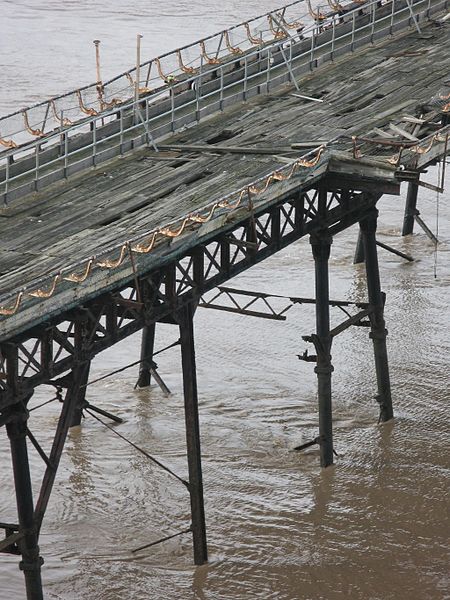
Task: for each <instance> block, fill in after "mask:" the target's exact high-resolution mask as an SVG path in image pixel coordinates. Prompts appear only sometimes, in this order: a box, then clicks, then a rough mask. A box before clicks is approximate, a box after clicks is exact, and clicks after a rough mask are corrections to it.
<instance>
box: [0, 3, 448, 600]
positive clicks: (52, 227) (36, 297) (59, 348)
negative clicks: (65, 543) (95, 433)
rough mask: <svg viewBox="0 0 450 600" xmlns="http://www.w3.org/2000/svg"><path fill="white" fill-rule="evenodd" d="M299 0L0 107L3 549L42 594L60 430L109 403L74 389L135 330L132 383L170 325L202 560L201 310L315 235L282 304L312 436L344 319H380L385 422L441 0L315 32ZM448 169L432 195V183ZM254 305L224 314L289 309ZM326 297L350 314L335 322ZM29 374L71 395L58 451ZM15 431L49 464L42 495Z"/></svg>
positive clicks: (323, 416)
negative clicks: (308, 376)
mask: <svg viewBox="0 0 450 600" xmlns="http://www.w3.org/2000/svg"><path fill="white" fill-rule="evenodd" d="M300 4H301V3H300V2H294V3H293V4H291V5H288V6H287V7H284V8H282V9H279V10H277V11H273V12H272V13H270V14H269V15H264V16H263V17H260V18H259V20H260V21H261V20H262V21H264V23H266V26H267V30H266V31H263V33H261V34H257V32H256V31H255V28H254V23H253V21H252V22H251V23H252V27H251V26H250V24H249V23H245V24H242V25H241V26H239V27H237V28H234V29H233V30H231V31H230V32H222V33H221V34H219V35H218V36H212V37H211V38H209V39H208V40H202V41H200V42H199V43H198V44H197V46H198V47H199V49H200V54H199V57H198V58H197V59H196V60H193V61H191V62H190V63H189V64H187V63H186V62H185V59H184V57H185V56H186V53H187V49H180V50H178V51H176V52H175V53H169V54H168V55H166V56H164V57H159V58H157V59H153V60H152V61H148V62H147V63H144V64H143V65H137V66H136V68H135V69H134V70H130V71H129V72H127V73H126V74H124V75H123V76H120V77H118V78H116V79H115V80H112V81H111V82H107V83H105V84H103V83H102V81H101V78H100V76H98V81H97V83H96V84H94V85H93V86H89V87H87V88H85V89H83V90H77V91H76V92H74V93H73V94H67V95H65V96H62V97H58V98H53V99H50V100H49V101H47V102H45V103H41V104H39V105H36V106H35V107H31V108H29V109H27V110H24V111H17V112H16V113H14V114H12V115H9V116H7V117H5V118H3V119H0V134H1V137H0V144H1V146H2V147H3V148H4V151H3V152H1V153H0V193H1V194H2V197H3V202H4V207H3V208H2V209H0V232H1V235H0V264H1V269H0V426H2V425H5V426H6V430H7V433H8V436H9V438H10V444H11V454H12V458H13V467H14V479H15V489H16V496H17V503H18V519H17V523H0V527H1V528H3V529H4V530H5V539H4V540H2V541H0V551H3V552H9V553H13V554H20V555H21V556H22V559H23V562H22V563H21V564H22V567H23V570H24V573H25V581H26V585H27V598H28V599H29V600H30V599H32V600H41V598H42V597H43V595H42V594H43V592H42V582H41V576H40V566H41V559H40V556H39V547H38V537H39V532H40V529H41V525H42V520H43V518H44V515H45V511H46V508H47V505H48V501H49V497H50V493H51V490H52V486H53V483H54V481H55V477H56V473H57V469H58V464H59V460H60V458H61V454H62V451H63V448H64V442H65V439H66V436H67V432H68V429H69V427H70V426H72V425H76V424H79V423H80V421H81V416H82V412H83V410H87V409H89V410H90V411H94V412H95V411H97V412H100V413H101V414H103V415H105V412H104V411H102V409H99V408H97V407H93V406H92V405H90V404H89V403H88V402H87V400H86V397H85V396H86V385H87V383H88V378H89V369H90V364H91V361H92V360H93V358H94V357H95V356H96V355H97V354H99V353H100V352H102V351H103V350H105V349H107V348H109V347H111V346H112V345H114V344H115V343H116V342H118V341H120V340H123V339H125V338H127V337H128V336H130V335H131V334H133V333H135V332H136V331H139V330H142V331H143V336H142V347H141V360H140V361H139V363H140V374H139V380H138V385H139V386H148V385H149V383H150V376H153V377H154V378H155V379H156V381H159V382H160V384H161V385H162V386H164V383H163V382H162V380H161V378H160V376H159V375H158V374H157V372H156V365H155V363H154V362H153V356H154V354H153V344H154V336H155V326H156V324H157V323H160V322H164V323H170V324H172V325H174V326H176V327H177V328H179V332H180V340H179V343H180V346H181V355H182V370H183V385H184V397H185V412H186V436H187V454H188V466H189V481H188V482H183V483H184V484H185V485H186V487H187V488H188V490H189V494H190V502H191V515H192V526H191V529H190V531H192V535H193V545H194V560H195V562H196V564H202V563H203V562H205V561H206V560H207V546H206V526H205V514H204V507H203V487H202V472H201V457H200V430H199V419H198V399H197V385H196V369H195V346H194V335H193V317H194V313H195V310H196V308H197V307H198V306H202V305H205V304H206V305H208V306H209V307H210V308H220V309H222V310H230V308H229V307H228V308H227V307H226V306H220V305H218V304H217V302H209V304H208V302H207V301H205V300H202V298H203V296H204V294H205V293H206V292H208V291H210V290H213V289H214V288H217V287H218V286H221V285H222V284H224V283H225V282H227V281H228V280H229V279H231V278H232V277H234V276H235V275H237V274H239V273H241V272H242V271H244V270H246V269H248V268H250V267H251V266H252V265H254V264H256V263H258V262H260V261H263V260H265V259H266V258H268V257H269V256H271V255H273V254H274V253H276V252H278V251H279V250H280V249H281V248H283V247H285V246H287V245H288V244H291V243H293V242H295V241H296V240H298V239H300V238H301V237H304V236H309V238H310V241H311V245H312V252H313V257H314V261H315V275H316V295H315V298H313V299H305V298H295V299H290V301H291V302H293V303H306V302H309V303H314V304H315V306H316V325H317V326H316V331H315V333H314V334H312V335H310V336H306V337H305V338H304V339H305V341H307V342H310V343H311V344H312V345H313V347H314V350H315V353H316V354H314V355H308V354H307V353H305V354H303V355H301V356H299V358H301V359H303V360H306V361H308V362H314V363H315V372H316V373H317V378H318V398H319V435H318V437H317V438H315V439H314V440H313V441H311V442H309V443H308V444H307V445H311V444H316V443H317V444H318V445H319V447H320V458H321V465H322V466H323V467H326V466H329V465H331V464H332V463H333V437H332V406H331V373H332V371H333V367H332V364H331V347H332V342H333V339H334V337H335V336H336V335H338V334H339V333H341V332H342V331H344V330H345V329H347V328H348V327H350V326H354V325H357V326H368V327H370V330H371V338H372V341H373V347H374V360H375V367H376V373H377V390H378V393H377V401H378V403H379V405H380V421H381V422H385V421H388V420H390V419H391V418H392V417H393V409H392V399H391V390H390V379H389V369H388V361H387V351H386V327H385V322H384V301H385V296H384V294H383V293H382V291H381V286H380V280H379V270H378V259H377V242H376V237H375V232H376V225H377V214H378V213H377V210H376V204H377V202H378V200H379V199H380V197H381V196H382V195H383V194H385V193H389V194H394V195H398V194H399V191H400V186H401V183H402V182H408V185H409V194H408V201H407V207H406V213H405V226H404V233H405V234H407V233H411V231H412V224H413V222H414V219H417V218H418V214H417V209H416V199H417V190H418V189H419V186H420V185H421V182H420V174H421V172H422V171H423V170H424V169H425V168H426V167H427V166H429V165H432V164H435V163H436V162H437V161H441V160H444V164H445V156H446V154H447V150H448V139H449V133H450V121H449V115H450V79H449V71H450V52H449V26H450V20H449V19H447V17H446V11H447V5H448V3H447V1H445V0H434V1H433V0H417V1H416V2H413V1H412V0H392V1H390V2H386V3H384V2H379V1H376V2H374V1H368V2H364V3H362V2H361V3H358V4H354V3H351V4H347V5H345V6H341V5H339V4H336V3H333V2H330V3H329V4H330V8H331V11H330V13H329V14H321V13H319V12H318V11H317V10H314V9H312V8H311V5H310V4H309V3H308V6H309V20H310V24H309V25H308V24H307V23H306V22H305V23H303V22H301V21H300V16H299V15H298V14H297V13H295V11H296V10H298V7H299V5H300ZM302 18H303V17H302ZM258 22H259V21H258ZM239 31H241V32H244V33H245V38H243V40H244V41H242V39H241V41H240V42H239V45H238V44H237V41H236V40H238V37H239V36H238V32H239ZM259 31H260V29H259ZM232 32H233V35H234V36H235V37H233V36H232ZM239 39H240V38H239ZM193 46H195V45H193ZM97 49H98V45H97ZM175 59H176V64H175V63H173V61H174V60H175ZM171 61H172V62H171ZM152 69H153V71H152ZM155 69H156V74H155ZM141 73H144V75H143V76H142V77H141ZM124 82H128V83H127V85H125V87H124ZM133 86H134V88H135V89H134V97H133ZM130 94H131V97H130ZM74 99H75V100H76V105H75V106H74V104H73V101H74ZM22 121H23V124H24V125H25V127H23V125H22V129H20V126H19V125H18V122H22ZM442 182H443V180H442ZM442 182H440V183H439V184H438V186H434V187H433V186H431V187H433V189H435V190H436V191H437V192H442V185H443V184H442ZM426 185H427V186H430V184H426ZM356 223H359V224H360V232H361V233H360V242H361V243H360V249H361V248H363V250H364V253H363V254H364V260H365V268H366V274H367V288H368V289H367V291H368V302H367V303H352V302H342V301H341V302H339V301H333V300H330V298H329V292H328V259H329V253H330V245H331V242H332V237H333V236H334V235H336V234H337V233H339V232H340V231H342V230H344V229H346V228H348V227H350V226H352V225H354V224H356ZM360 254H361V252H360ZM220 294H225V295H228V296H230V295H231V296H232V295H233V294H234V295H235V297H237V296H239V294H240V295H241V297H242V296H244V297H246V298H250V299H251V298H260V299H266V300H268V298H269V297H268V296H267V295H264V294H257V293H254V292H249V291H237V292H236V290H232V289H230V288H220V287H219V294H218V295H217V296H216V298H218V297H219V296H220ZM249 306H252V301H251V300H250V301H249V302H247V303H246V304H245V306H243V307H242V306H241V307H240V306H239V304H238V302H237V301H235V305H234V308H232V309H231V310H233V311H234V312H236V311H237V312H241V313H242V314H252V315H253V316H264V317H266V318H283V316H282V314H275V313H274V312H273V311H272V312H270V311H269V313H266V314H264V313H261V312H258V311H255V310H249V308H248V307H249ZM268 306H269V305H268ZM330 306H338V307H340V308H341V309H343V310H344V312H345V313H346V316H347V317H348V318H346V319H345V320H344V321H343V323H341V324H340V325H338V326H337V327H335V328H334V329H330V319H329V307H330ZM269 308H270V307H269ZM40 385H50V386H52V387H54V388H56V390H57V398H59V399H61V401H62V404H61V412H60V417H59V421H58V425H57V427H56V431H55V437H54V443H53V446H52V448H51V451H50V453H49V454H48V455H47V453H46V452H45V451H44V450H43V449H42V448H41V447H40V446H39V444H38V442H37V441H36V439H35V438H34V436H33V434H32V433H31V431H30V427H32V424H30V423H31V421H32V419H30V418H29V417H30V412H29V408H28V407H29V402H30V400H31V398H32V396H33V391H34V390H35V388H36V387H37V386H40ZM63 390H65V396H64V398H63V397H62V391H63ZM89 414H91V413H89ZM109 416H111V417H113V418H115V420H119V421H120V419H117V417H114V416H113V415H109ZM27 439H28V440H29V441H30V443H31V444H32V445H33V446H34V448H35V449H36V450H37V451H38V452H39V454H40V456H41V458H42V459H43V460H44V462H45V464H46V471H45V475H44V478H43V481H42V485H41V488H40V491H39V496H38V499H37V502H36V503H34V501H33V495H32V489H31V481H30V469H29V463H28V456H27Z"/></svg>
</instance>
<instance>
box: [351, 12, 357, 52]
mask: <svg viewBox="0 0 450 600" xmlns="http://www.w3.org/2000/svg"><path fill="white" fill-rule="evenodd" d="M355 27H356V13H355V11H353V18H352V41H351V43H350V51H351V52H353V51H354V49H355V48H354V46H355Z"/></svg>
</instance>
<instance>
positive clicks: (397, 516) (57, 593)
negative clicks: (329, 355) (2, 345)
mask: <svg viewBox="0 0 450 600" xmlns="http://www.w3.org/2000/svg"><path fill="white" fill-rule="evenodd" d="M275 6H277V3H273V2H268V1H265V2H255V1H250V2H247V3H245V5H244V3H240V2H234V1H231V0H224V1H223V2H221V3H215V2H212V0H208V1H207V2H202V3H198V2H191V3H187V2H173V1H172V0H167V1H166V2H164V3H163V2H159V1H158V2H143V1H142V0H135V1H133V2H130V1H129V0H126V1H124V2H121V3H115V2H109V3H106V2H104V1H100V0H98V1H96V2H87V0H84V1H80V0H78V1H76V2H75V1H67V0H66V1H65V2H61V0H49V1H47V2H44V1H40V2H33V1H31V0H28V1H16V0H15V1H14V2H12V1H11V2H8V1H6V0H0V18H1V23H2V36H1V39H0V48H1V50H2V51H1V53H0V64H1V65H2V68H1V69H0V84H1V85H0V112H1V113H2V114H5V113H7V112H9V111H10V110H11V109H12V108H14V107H16V106H17V105H18V104H19V105H25V104H30V103H31V102H35V101H37V100H39V99H41V98H42V97H45V96H46V95H47V94H49V93H56V92H60V91H63V90H64V89H68V88H70V87H73V86H75V85H78V84H83V83H88V82H90V80H92V79H93V76H92V74H93V70H92V68H91V76H89V77H87V76H86V68H87V67H86V65H87V64H91V63H92V48H91V41H92V39H94V38H96V37H99V38H101V39H102V41H103V48H104V61H105V71H107V72H108V71H109V74H111V75H113V74H115V73H116V72H118V71H120V70H122V69H123V68H126V67H128V66H130V63H132V59H131V60H130V57H132V56H134V54H133V46H134V40H135V34H136V33H137V32H140V33H143V34H144V35H145V38H144V41H145V43H146V44H147V46H146V47H145V46H144V47H145V48H146V50H148V52H149V55H152V54H156V53H158V52H160V51H162V50H168V49H170V48H172V47H174V46H176V45H181V44H183V43H187V42H188V41H191V40H193V39H195V38H197V37H199V36H200V35H201V34H203V33H212V32H214V31H215V30H219V29H223V28H224V27H225V26H227V25H231V24H233V23H235V22H238V21H240V20H242V19H243V18H245V17H248V16H251V15H252V14H256V13H260V12H263V11H265V10H269V9H271V8H274V7H275ZM118 48H119V49H120V50H118ZM24 58H25V59H26V60H24ZM91 67H92V64H91ZM426 177H427V179H428V181H430V182H432V183H436V182H437V172H436V169H431V170H430V171H429V173H428V174H427V176H426ZM449 184H450V178H449V177H447V186H448V185H449ZM419 204H420V206H419V208H420V210H421V213H422V216H423V218H424V219H425V220H426V221H427V223H428V224H429V225H430V226H431V227H432V228H433V229H435V227H436V213H437V210H436V209H437V198H436V195H435V194H434V193H433V192H429V191H427V190H424V189H423V190H422V189H421V190H420V203H419ZM379 206H380V210H381V218H380V226H379V239H380V241H383V242H385V243H387V244H391V245H393V246H395V247H396V248H398V249H400V250H403V251H404V252H407V253H409V254H412V255H413V256H414V257H415V258H416V261H415V262H413V263H406V262H404V261H402V260H401V259H399V258H397V257H395V256H393V255H391V254H388V253H386V252H385V251H384V250H380V253H379V257H380V264H381V277H382V285H383V289H384V290H385V291H386V293H387V305H386V321H387V326H388V329H389V337H388V350H389V358H390V367H391V379H392V391H393V400H394V410H395V415H396V417H395V420H394V422H392V423H389V424H387V425H384V426H382V427H379V426H377V425H376V422H377V416H378V411H377V405H376V402H375V400H374V399H373V396H374V393H375V375H374V368H373V360H372V348H371V345H370V340H369V339H368V332H367V330H366V329H363V328H353V329H351V330H348V331H346V332H345V333H344V334H342V335H341V336H339V338H338V339H337V340H336V342H335V344H334V346H333V363H334V367H335V371H334V374H333V395H334V433H335V448H336V451H337V452H338V454H339V456H338V458H337V459H336V465H335V466H334V467H332V468H329V469H326V470H321V469H320V468H319V457H318V453H317V450H315V449H312V450H309V451H307V452H304V453H297V452H295V451H293V448H294V447H295V446H296V445H298V444H300V443H302V442H304V441H307V440H309V439H311V438H312V437H314V436H315V435H317V418H318V417H317V401H316V383H315V376H314V373H313V366H312V365H311V364H310V363H304V362H300V361H299V360H298V359H297V354H299V353H301V352H303V350H304V349H305V348H306V344H305V342H303V341H302V339H301V336H302V335H304V334H308V333H310V332H312V331H313V328H314V313H313V309H312V308H311V307H305V306H298V307H294V308H292V309H291V310H290V311H289V312H288V313H287V317H288V318H287V320H286V322H276V321H267V320H259V319H254V318H251V317H244V316H237V315H231V314H227V313H222V312H215V311H207V310H199V311H198V313H197V316H196V319H195V329H196V342H197V363H198V383H199V394H200V416H201V432H202V451H203V470H204V487H205V503H206V515H207V529H208V542H209V555H210V560H209V563H208V564H207V565H205V566H202V567H194V566H193V565H192V552H191V540H190V536H189V535H184V536H181V537H178V538H174V539H173V540H170V541H168V542H166V543H164V544H161V545H159V546H156V547H153V548H151V549H149V550H146V551H143V552H141V553H138V554H136V555H133V554H132V553H131V549H133V548H136V547H138V546H141V545H143V544H145V543H148V542H150V541H152V540H155V539H158V538H160V537H163V536H166V535H170V534H172V533H176V532H177V531H180V530H182V529H184V528H186V527H187V526H188V525H189V499H188V495H187V492H186V490H185V489H184V488H183V486H182V485H180V484H179V483H178V482H177V481H176V480H175V479H173V478H171V477H170V476H169V475H168V474H166V473H164V472H162V471H161V470H159V469H158V468H157V467H156V466H154V465H153V464H151V463H150V462H149V461H148V460H146V459H145V458H144V457H143V456H142V455H140V454H138V453H136V451H135V450H133V449H132V448H131V447H130V446H128V445H127V444H125V443H124V442H123V441H121V440H119V439H118V438H117V437H116V436H114V435H113V434H112V433H111V432H110V431H108V430H106V429H105V428H104V427H102V426H101V424H99V423H98V422H97V421H95V420H93V419H92V418H90V417H88V418H86V419H85V420H84V422H83V425H82V427H81V428H77V429H74V430H72V431H71V433H70V436H69V439H68V442H67V445H66V451H65V453H64V455H63V458H62V461H61V466H60V469H59V473H58V479H57V482H56V485H55V489H54V492H53V495H52V498H51V502H50V505H49V508H48V511H47V514H46V517H45V521H44V526H43V530H42V534H41V543H40V546H41V551H42V554H43V556H44V557H45V565H44V568H43V579H44V582H45V590H46V597H47V598H49V599H60V600H94V599H95V600H97V599H98V600H128V599H130V600H147V599H155V600H166V599H167V600H172V599H173V600H176V599H182V600H184V599H198V600H213V599H214V600H216V599H217V600H253V599H258V600H259V599H260V600H269V599H274V600H275V599H276V600H293V599H302V600H303V599H304V600H318V599H323V600H334V599H335V598H336V599H342V598H352V599H353V598H355V599H361V600H362V599H364V600H365V599H370V600H388V599H389V600H390V599H392V600H394V599H395V600H397V599H400V600H402V599H408V600H416V599H417V600H423V599H432V600H434V599H436V600H437V599H444V598H450V586H449V576H448V564H449V553H448V535H449V521H448V518H449V508H448V507H449V504H448V484H449V475H448V466H449V464H448V463H449V461H448V439H449V437H448V426H447V412H448V399H449V370H450V342H449V339H450V336H449V321H450V318H449V309H448V307H449V299H450V293H449V279H450V265H449V242H450V226H449V217H450V210H449V206H448V192H446V193H444V194H443V195H442V196H441V198H440V202H439V235H440V239H441V244H440V246H439V252H438V254H437V257H436V255H435V251H434V246H433V244H432V243H431V242H430V241H429V240H428V239H427V237H426V236H425V235H424V234H423V233H422V232H421V231H420V230H417V231H416V233H415V234H414V235H413V236H409V237H408V238H404V239H402V238H401V237H400V228H401V222H402V212H403V206H404V202H403V198H395V197H385V198H384V199H383V200H382V201H381V202H380V205H379ZM356 236H357V230H356V228H351V229H349V230H347V231H345V232H344V233H342V234H340V235H338V236H337V237H336V238H335V240H334V243H333V247H332V256H331V264H330V276H331V295H332V297H334V298H337V299H344V300H347V299H349V300H364V299H365V292H364V289H365V284H364V273H363V268H362V267H361V266H353V265H352V255H353V251H354V245H355V240H356ZM436 262H437V265H436ZM435 269H436V274H437V277H436V278H435V277H434V271H435ZM313 284H314V282H313V261H312V258H311V251H310V246H309V243H308V241H307V240H301V241H300V242H298V243H296V244H293V245H292V246H290V247H289V248H287V249H285V250H283V251H281V252H280V253H279V254H278V255H276V256H274V257H272V258H271V259H270V260H267V261H266V262H265V263H264V264H261V265H258V266H255V267H253V268H252V269H251V270H249V271H248V272H247V273H246V274H244V275H243V276H240V277H239V278H236V279H235V280H233V282H232V285H233V286H234V287H241V288H243V289H252V290H260V291H266V292H274V293H280V294H286V295H298V296H312V295H313ZM332 318H333V324H337V323H338V322H339V321H340V320H341V316H340V315H339V314H338V313H337V312H336V311H335V310H333V311H332ZM177 337H178V336H177V331H176V330H175V328H174V327H173V326H170V325H161V326H159V329H158V332H157V344H156V347H157V348H158V347H162V346H164V345H166V344H168V343H170V342H171V341H174V340H175V339H177ZM139 344H140V336H139V335H136V336H133V337H131V338H129V339H127V340H126V341H125V342H123V343H121V344H119V345H117V346H116V347H114V348H112V349H110V350H109V351H107V352H105V353H103V354H102V355H101V356H100V357H98V358H97V359H96V360H95V362H94V364H93V371H92V378H96V377H98V376H101V375H103V374H106V373H107V372H109V371H111V370H113V369H114V368H118V367H120V366H123V365H125V364H127V363H130V362H132V361H133V360H136V359H137V358H138V355H139ZM157 362H158V365H159V369H160V373H161V374H162V376H163V377H164V379H165V380H166V382H167V384H168V385H169V387H170V388H171V389H172V391H173V394H172V395H171V396H170V397H169V398H166V397H164V395H163V394H162V393H161V391H160V390H159V389H158V388H157V387H152V388H151V390H150V391H149V390H134V389H133V386H134V383H135V380H136V370H135V369H131V370H129V371H125V372H123V373H121V374H119V375H116V376H114V377H111V378H109V379H106V380H104V381H102V382H99V383H96V384H94V385H92V386H90V387H89V394H88V399H89V401H90V402H92V403H93V404H97V405H99V406H101V407H103V408H105V409H107V410H110V411H112V412H115V413H117V414H118V415H120V416H121V417H123V418H124V423H123V424H122V425H120V426H118V427H117V428H118V431H120V432H121V433H122V434H124V435H125V436H127V437H129V438H130V439H131V440H133V441H134V442H135V443H137V444H139V445H141V446H142V447H144V448H145V449H147V450H148V451H149V452H151V453H153V454H154V455H155V456H156V457H158V459H160V460H161V461H162V462H164V463H166V464H167V465H169V466H170V467H171V468H172V469H173V470H174V471H175V472H176V473H178V474H179V475H181V476H183V477H187V466H186V458H185V441H184V420H183V411H182V404H183V403H182V394H181V377H180V356H179V349H178V348H174V349H172V350H170V351H168V352H167V353H165V354H163V355H161V356H160V357H158V361H157ZM50 397H52V391H51V390H50V389H49V388H44V387H43V388H42V389H41V390H38V392H37V393H36V394H35V397H34V399H33V401H32V402H33V404H34V405H35V404H38V403H39V402H42V401H44V400H46V399H48V398H50ZM56 422H57V407H56V406H55V405H54V404H49V405H48V406H46V407H44V408H43V409H41V410H39V411H36V412H35V413H33V419H32V422H31V426H32V430H33V431H34V433H35V435H36V437H37V438H38V440H39V441H40V442H41V443H42V445H43V446H44V447H45V448H49V445H50V442H51V433H52V431H53V430H54V428H55V426H56ZM30 455H31V460H32V469H33V473H34V484H35V486H36V489H37V486H38V484H39V477H40V475H41V474H42V464H41V461H40V458H39V457H38V456H37V455H36V454H35V453H34V451H33V449H30ZM0 465H1V470H0V506H1V519H2V520H3V521H8V520H10V521H14V520H15V519H16V514H15V503H14V497H13V488H12V485H11V478H12V476H11V467H10V457H9V450H8V442H7V438H6V435H5V432H4V431H2V432H1V436H0ZM17 562H18V561H17V558H16V557H9V556H7V555H2V556H1V557H0V598H1V599H2V600H10V599H11V600H15V599H22V598H23V597H24V587H23V581H22V574H21V573H20V571H19V569H18V567H17Z"/></svg>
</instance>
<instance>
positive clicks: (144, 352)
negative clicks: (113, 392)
mask: <svg viewBox="0 0 450 600" xmlns="http://www.w3.org/2000/svg"><path fill="white" fill-rule="evenodd" d="M155 329H156V325H155V323H152V324H151V325H145V326H144V328H143V329H142V341H141V364H140V366H139V376H138V380H137V384H136V386H137V387H140V388H143V387H148V386H149V385H150V383H151V379H152V375H151V372H150V368H151V366H152V364H153V350H154V346H155Z"/></svg>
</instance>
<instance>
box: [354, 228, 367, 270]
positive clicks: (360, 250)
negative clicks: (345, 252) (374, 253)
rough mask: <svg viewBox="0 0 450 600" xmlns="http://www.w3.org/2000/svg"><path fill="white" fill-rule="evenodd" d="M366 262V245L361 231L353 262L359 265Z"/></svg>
mask: <svg viewBox="0 0 450 600" xmlns="http://www.w3.org/2000/svg"><path fill="white" fill-rule="evenodd" d="M363 262H364V245H363V241H362V236H361V231H359V232H358V241H357V242H356V248H355V256H354V257H353V264H354V265H358V264H360V263H363Z"/></svg>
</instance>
